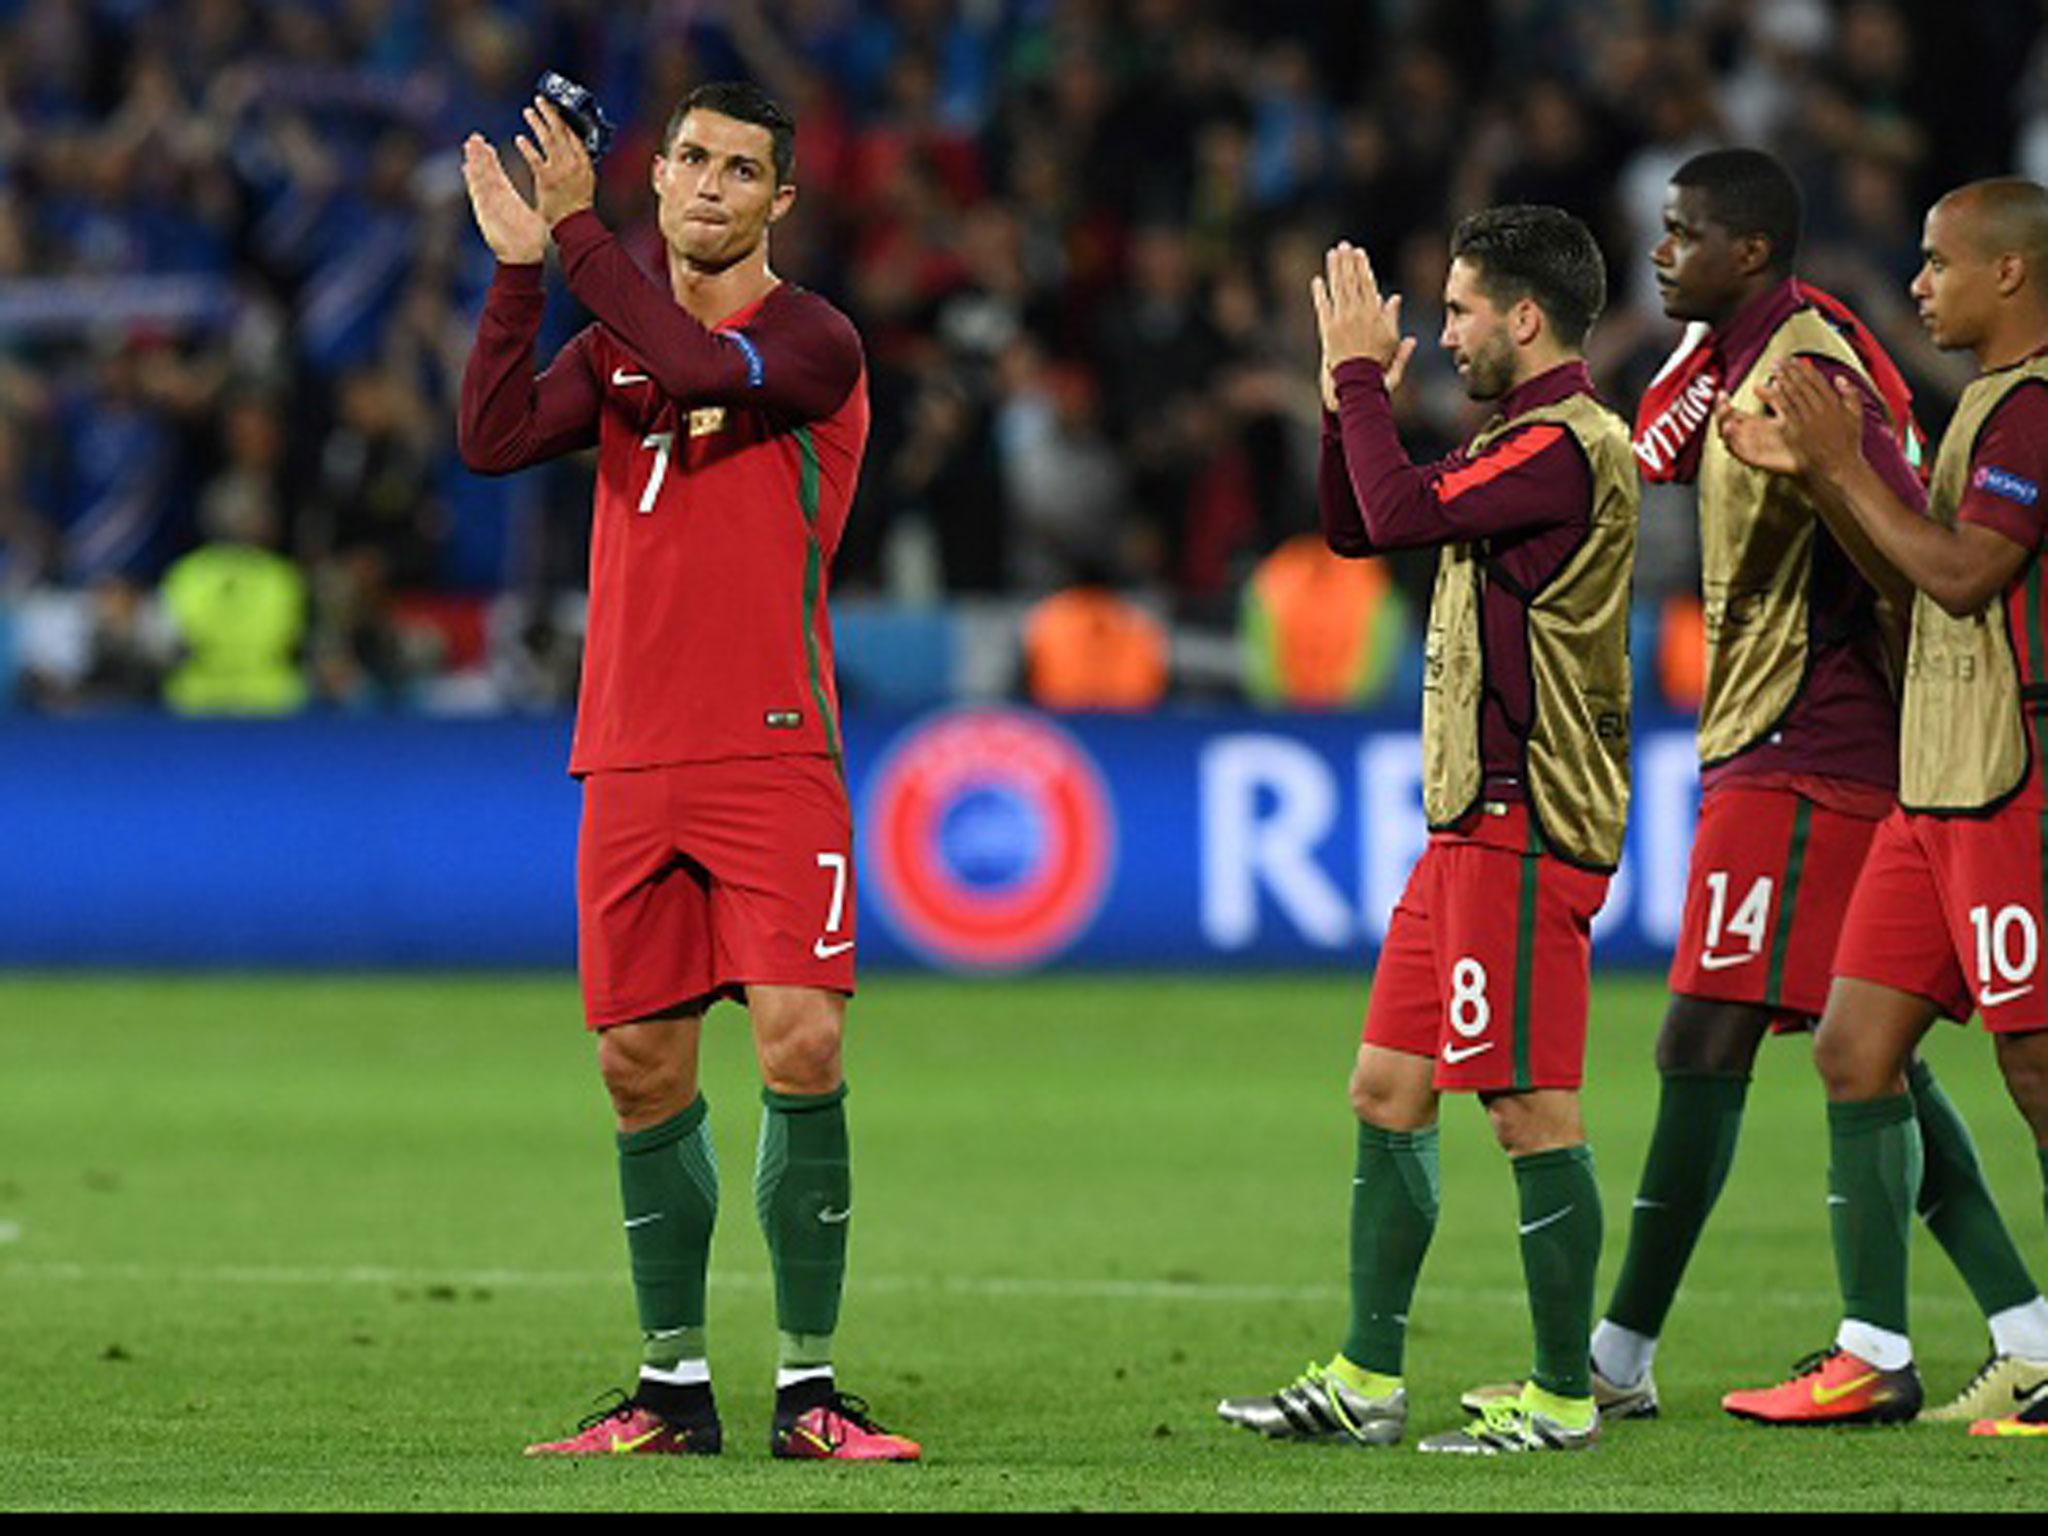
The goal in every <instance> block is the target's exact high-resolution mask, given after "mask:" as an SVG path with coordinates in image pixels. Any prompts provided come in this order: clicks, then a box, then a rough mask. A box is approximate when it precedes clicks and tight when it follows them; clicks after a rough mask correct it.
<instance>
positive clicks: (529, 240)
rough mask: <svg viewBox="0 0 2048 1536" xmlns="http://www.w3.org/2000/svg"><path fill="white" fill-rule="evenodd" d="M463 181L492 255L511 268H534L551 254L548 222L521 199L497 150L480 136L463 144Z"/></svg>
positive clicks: (470, 204) (473, 135)
mask: <svg viewBox="0 0 2048 1536" xmlns="http://www.w3.org/2000/svg"><path fill="white" fill-rule="evenodd" d="M462 180H463V183H464V185H466V186H467V187H468V188H469V206H470V211H471V212H473V213H474V214H475V215H476V227H477V228H478V229H479V230H480V231H482V233H483V237H484V244H486V245H488V246H489V247H490V248H491V254H492V255H494V256H496V257H497V258H498V260H500V261H502V262H505V263H506V264H507V265H510V266H532V265H534V264H536V263H538V262H539V261H540V259H541V257H543V256H544V255H546V254H547V248H548V226H547V221H546V220H544V219H543V218H542V217H541V216H540V215H539V214H538V213H536V212H534V209H533V205H532V204H531V203H529V202H527V200H526V199H525V198H523V197H521V196H520V195H519V189H518V188H517V187H515V186H513V185H512V178H511V177H510V176H507V175H506V174H505V167H504V165H503V164H502V163H501V162H500V161H499V159H498V152H497V150H496V149H494V148H493V147H492V146H491V141H490V140H489V139H487V138H485V137H484V136H483V135H482V134H480V133H472V134H471V135H470V136H469V137H468V138H467V139H465V140H463V143H462Z"/></svg>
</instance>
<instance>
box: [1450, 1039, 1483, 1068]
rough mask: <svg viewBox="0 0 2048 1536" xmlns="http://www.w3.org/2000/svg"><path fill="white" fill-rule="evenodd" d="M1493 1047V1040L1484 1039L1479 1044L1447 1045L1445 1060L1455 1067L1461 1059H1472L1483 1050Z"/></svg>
mask: <svg viewBox="0 0 2048 1536" xmlns="http://www.w3.org/2000/svg"><path fill="white" fill-rule="evenodd" d="M1492 1049H1493V1042H1492V1041H1491V1040H1482V1041H1480V1042H1479V1043H1478V1044H1477V1045H1447V1046H1445V1047H1444V1061H1445V1062H1446V1064H1448V1065H1450V1066H1453V1067H1455V1066H1456V1065H1457V1064H1458V1063H1459V1062H1461V1061H1470V1060H1471V1059H1472V1058H1473V1057H1474V1056H1477V1055H1478V1054H1479V1053H1480V1052H1482V1051H1490V1050H1492Z"/></svg>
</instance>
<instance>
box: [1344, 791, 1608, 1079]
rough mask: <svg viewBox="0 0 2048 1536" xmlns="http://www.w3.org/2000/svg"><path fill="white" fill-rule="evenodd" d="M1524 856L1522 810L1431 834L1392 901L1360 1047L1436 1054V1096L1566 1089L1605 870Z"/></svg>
mask: <svg viewBox="0 0 2048 1536" xmlns="http://www.w3.org/2000/svg"><path fill="white" fill-rule="evenodd" d="M1528 848H1529V833H1528V821H1527V813H1526V812H1525V811H1524V809H1523V808H1522V807H1521V806H1509V807H1508V808H1507V814H1506V815H1504V816H1502V815H1489V814H1486V813H1483V812H1482V813H1480V814H1478V815H1476V816H1474V817H1472V818H1469V819H1468V821H1467V822H1466V823H1464V824H1462V825H1461V828H1460V829H1459V830H1458V831H1452V832H1435V833H1432V834H1431V835H1430V839H1429V846H1428V847H1427V848H1425V849H1424V850H1423V854H1422V857H1421V858H1420V859H1419V860H1417V861H1416V865H1415V869H1414V871H1413V872H1412V873H1411V874H1410V875H1409V877H1408V886H1407V889H1406V890H1404V891H1403V892H1402V893H1401V899H1400V900H1399V901H1398V902H1396V903H1395V905H1394V915H1393V920H1392V921H1391V922H1390V923H1389V924H1388V927H1387V938H1386V943H1385V944H1384V945H1383V946H1382V947H1381V949H1380V958H1379V965H1378V967H1377V968H1376V970H1375V971H1374V974H1373V983H1372V995H1371V997H1370V998H1369V999H1368V1000H1367V1003H1366V1010H1365V1043H1366V1044H1367V1045H1376V1046H1382V1047H1385V1048H1386V1049H1388V1050H1393V1051H1400V1052H1403V1053H1404V1054H1406V1055H1410V1056H1430V1057H1434V1058H1435V1060H1436V1072H1435V1076H1434V1082H1435V1085H1436V1087H1437V1088H1438V1089H1440V1090H1442V1091H1444V1092H1465V1093H1492V1092H1517V1091H1522V1090H1526V1089H1531V1088H1577V1087H1578V1086H1579V1084H1580V1083H1581V1081H1582V1080H1583V1079H1584V1077H1585V1068H1586V995H1587V978H1588V975H1589V973H1590V970H1591V967H1592V955H1593V943H1592V928H1593V914H1594V913H1596V912H1598V911H1599V910H1600V903H1601V902H1602V901H1604V900H1606V898H1607V878H1608V877H1607V876H1606V875H1604V874H1597V873H1594V872H1592V871H1590V870H1584V869H1580V868H1577V867H1576V866H1574V865H1571V864H1567V863H1564V862H1563V861H1562V860H1559V859H1557V858H1554V857H1552V856H1550V855H1548V854H1542V853H1532V852H1529V851H1528Z"/></svg>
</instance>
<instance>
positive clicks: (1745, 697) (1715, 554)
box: [1699, 309, 1869, 765]
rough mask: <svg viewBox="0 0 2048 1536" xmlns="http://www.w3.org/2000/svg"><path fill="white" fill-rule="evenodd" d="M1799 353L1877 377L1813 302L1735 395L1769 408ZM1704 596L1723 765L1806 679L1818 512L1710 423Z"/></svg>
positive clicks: (1711, 752)
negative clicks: (1777, 380) (1763, 391)
mask: <svg viewBox="0 0 2048 1536" xmlns="http://www.w3.org/2000/svg"><path fill="white" fill-rule="evenodd" d="M1800 353H1806V354H1810V355H1816V356H1820V357H1825V358H1829V359H1830V360H1832V361H1835V362H1839V363H1845V364H1847V365H1848V366H1849V367H1851V368H1854V369H1855V370H1856V373H1857V376H1858V377H1860V378H1863V379H1865V380H1866V381H1867V380H1868V378H1869V375H1868V374H1867V373H1866V372H1865V370H1864V367H1863V364H1862V363H1861V362H1859V361H1858V360H1857V357H1856V351H1855V349H1854V348H1853V347H1851V346H1850V345H1849V343H1848V342H1846V341H1844V340H1843V339H1842V337H1841V335H1840V334H1839V333H1838V332H1837V331H1836V330H1835V328H1834V327H1833V326H1831V325H1829V324H1828V323H1827V321H1825V320H1824V319H1822V318H1821V317H1820V316H1819V315H1818V314H1816V313H1814V311H1812V310H1810V309H1802V310H1799V311H1797V312H1796V313H1794V314H1793V315H1792V316H1791V317H1790V318H1789V319H1787V320H1786V321H1785V323H1784V324H1783V325H1781V326H1779V327H1778V329H1777V331H1776V332H1775V333H1773V335H1772V336H1771V339H1770V341H1769V342H1768V343H1766V344H1765V347H1764V350H1763V352H1762V354H1761V355H1760V356H1759V357H1758V358H1757V360H1756V364H1755V366H1754V367H1752V368H1751V369H1750V370H1749V372H1748V374H1746V375H1745V376H1744V378H1743V380H1742V383H1741V385H1740V387H1739V388H1737V389H1736V390H1735V392H1734V395H1733V397H1732V398H1733V400H1734V403H1735V405H1736V407H1737V408H1738V409H1741V410H1745V411H1759V410H1761V409H1762V405H1761V402H1759V400H1758V399H1757V387H1758V386H1759V385H1761V384H1763V383H1765V382H1766V381H1767V380H1768V379H1769V378H1770V376H1771V373H1772V371H1773V370H1774V369H1775V368H1776V367H1777V366H1778V364H1779V363H1781V362H1783V361H1785V360H1786V359H1787V358H1790V357H1793V356H1795V355H1797V354H1800ZM1699 503H1700V593H1701V597H1702V600H1703V604H1704V612H1705V619H1706V632H1707V671H1706V685H1705V688H1704V691H1703V692H1702V694H1701V696H1700V713H1699V750H1700V761H1701V762H1702V763H1703V764H1708V765H1711V764H1714V763H1718V762H1722V761H1724V760H1725V759H1727V758H1731V757H1733V756H1735V755H1736V754H1737V753H1738V752H1741V751H1743V750H1744V749H1745V748H1748V747H1752V746H1755V745H1756V744H1757V742H1759V741H1760V740H1762V739H1763V738H1764V737H1765V736H1767V735H1769V734H1770V732H1771V731H1772V730H1773V729H1774V728H1775V727H1776V726H1777V724H1778V722H1779V721H1780V720H1782V719H1784V718H1785V715H1786V712H1787V711H1788V710H1790V709H1791V708H1792V705H1793V704H1794V702H1795V701H1797V699H1798V697H1799V690H1800V689H1801V688H1802V687H1803V686H1804V685H1805V682H1806V669H1807V663H1808V659H1809V657H1808V643H1807V641H1808V635H1807V631H1808V627H1809V626H1808V614H1807V587H1808V581H1809V578H1810V577H1811V575H1812V571H1813V530H1814V521H1815V519H1816V518H1817V517H1818V516H1819V514H1818V513H1816V512H1815V511H1814V508H1813V503H1812V501H1811V500H1809V499H1808V497H1807V495H1806V492H1805V490H1804V489H1803V488H1802V487H1801V486H1800V484H1799V482H1798V481H1797V480H1794V479H1792V478H1791V477H1790V476H1786V475H1773V474H1770V473H1767V472H1766V471H1764V470H1760V469H1751V468H1750V467H1749V466H1748V465H1747V464H1744V463H1743V462H1742V461H1741V460H1739V459H1737V458H1736V457H1735V455H1734V454H1732V453H1730V452H1729V451H1728V448H1727V445H1726V444H1724V443H1723V442H1722V441H1721V434H1720V433H1719V432H1716V431H1715V430H1713V428H1712V427H1709V428H1708V429H1707V432H1706V443H1705V446H1704V448H1703V449H1702V451H1701V454H1700V473H1699Z"/></svg>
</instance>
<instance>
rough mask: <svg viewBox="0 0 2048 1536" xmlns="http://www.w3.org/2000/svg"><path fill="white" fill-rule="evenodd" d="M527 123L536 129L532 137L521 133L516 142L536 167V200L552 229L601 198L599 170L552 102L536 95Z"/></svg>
mask: <svg viewBox="0 0 2048 1536" xmlns="http://www.w3.org/2000/svg"><path fill="white" fill-rule="evenodd" d="M526 126H527V127H529V128H531V129H532V130H533V137H532V139H528V138H527V137H526V136H525V135H524V134H521V135H520V136H519V138H518V139H516V140H515V141H514V142H515V143H516V144H517V146H518V148H519V153H520V154H521V155H523V156H524V157H525V159H526V163H527V164H528V165H530V166H532V167H533V196H534V202H535V203H536V204H537V205H538V207H539V209H540V216H541V218H542V219H544V220H546V221H547V225H548V227H549V228H550V229H552V228H554V226H555V225H556V224H559V223H560V222H561V221H562V220H563V219H566V218H567V217H568V216H569V215H570V214H572V213H580V212H582V211H583V210H584V209H585V208H588V207H589V206H590V205H591V204H592V203H594V202H596V201H597V171H596V169H595V167H593V166H592V165H591V163H590V151H589V150H587V149H585V148H584V147H583V141H582V140H581V139H580V138H578V137H577V136H576V135H575V133H573V132H572V131H571V130H570V128H569V125H568V124H567V123H565V122H563V121H562V115H561V113H559V112H557V111H556V110H555V108H554V104H553V103H552V102H547V101H543V100H542V99H541V98H540V97H538V96H536V97H534V99H533V105H532V106H530V107H528V108H527V109H526Z"/></svg>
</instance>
